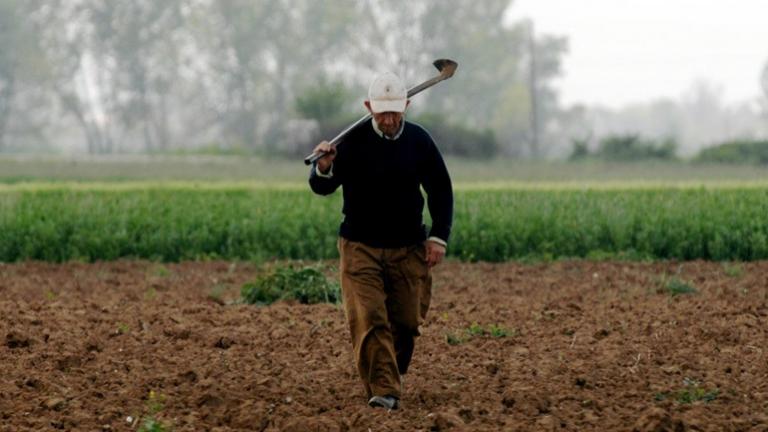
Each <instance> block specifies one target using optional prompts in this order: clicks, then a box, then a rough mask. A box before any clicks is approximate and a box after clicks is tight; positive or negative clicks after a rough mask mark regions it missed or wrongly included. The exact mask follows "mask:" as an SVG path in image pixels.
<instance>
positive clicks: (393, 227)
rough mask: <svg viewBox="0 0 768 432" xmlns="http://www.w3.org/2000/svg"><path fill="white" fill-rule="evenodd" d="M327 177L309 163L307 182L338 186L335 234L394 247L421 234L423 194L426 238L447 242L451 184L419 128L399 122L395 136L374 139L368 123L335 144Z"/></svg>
mask: <svg viewBox="0 0 768 432" xmlns="http://www.w3.org/2000/svg"><path fill="white" fill-rule="evenodd" d="M336 148H337V150H338V152H337V154H336V158H335V159H334V162H333V167H332V169H331V174H332V177H331V178H324V177H320V176H318V175H317V174H316V172H315V167H314V166H313V167H312V170H311V172H310V176H309V185H310V187H311V188H312V190H313V191H314V192H315V193H317V194H320V195H329V194H331V193H333V192H334V191H335V190H336V189H337V188H338V187H339V186H342V190H343V193H344V208H343V210H342V211H343V213H344V221H343V222H342V223H341V227H340V229H339V235H340V236H342V237H344V238H346V239H348V240H352V241H359V242H362V243H365V244H366V245H369V246H372V247H381V248H395V247H404V246H410V245H413V244H416V243H420V242H423V241H424V240H426V238H427V233H426V228H425V226H424V224H423V221H422V213H423V211H424V197H423V195H422V193H421V189H420V186H423V187H424V191H425V192H426V194H427V204H428V207H429V213H430V216H431V217H432V228H431V230H430V232H429V236H430V237H432V236H434V237H438V238H440V239H441V240H443V241H445V242H448V237H449V236H450V233H451V223H452V221H453V188H452V186H451V179H450V177H449V175H448V170H447V169H446V167H445V162H444V161H443V157H442V156H441V155H440V151H439V150H438V149H437V147H436V146H435V142H434V141H433V140H432V137H431V136H429V134H428V133H427V131H425V130H424V129H423V128H422V127H421V126H419V125H417V124H414V123H410V122H405V126H404V128H403V132H402V134H401V135H400V137H398V138H397V139H395V140H387V139H385V138H382V137H380V136H379V135H378V134H377V133H376V131H375V130H374V129H373V125H372V123H370V122H368V123H365V124H363V125H361V126H360V127H358V128H356V129H355V130H353V131H352V132H351V133H350V134H349V135H347V136H346V137H345V139H344V140H343V141H342V142H341V143H339V144H338V146H337V147H336Z"/></svg>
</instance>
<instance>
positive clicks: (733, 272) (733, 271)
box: [723, 262, 744, 278]
mask: <svg viewBox="0 0 768 432" xmlns="http://www.w3.org/2000/svg"><path fill="white" fill-rule="evenodd" d="M723 272H724V273H725V275H726V276H728V277H732V278H737V277H741V276H743V275H744V267H742V265H741V264H740V263H728V262H725V263H723Z"/></svg>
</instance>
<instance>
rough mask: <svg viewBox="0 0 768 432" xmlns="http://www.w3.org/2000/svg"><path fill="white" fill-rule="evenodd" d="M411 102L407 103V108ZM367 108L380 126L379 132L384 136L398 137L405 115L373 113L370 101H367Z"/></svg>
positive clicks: (389, 112)
mask: <svg viewBox="0 0 768 432" xmlns="http://www.w3.org/2000/svg"><path fill="white" fill-rule="evenodd" d="M410 102H411V101H408V102H407V104H406V107H407V106H408V105H410ZM365 106H366V107H367V108H368V111H370V112H371V115H372V116H373V119H374V120H376V124H377V125H379V130H381V132H382V133H383V134H384V135H386V136H388V137H393V136H395V135H397V132H398V131H399V130H400V124H401V123H402V122H403V117H404V115H403V113H401V112H394V111H385V112H380V113H374V112H373V111H371V104H370V102H369V101H365Z"/></svg>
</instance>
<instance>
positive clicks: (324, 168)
mask: <svg viewBox="0 0 768 432" xmlns="http://www.w3.org/2000/svg"><path fill="white" fill-rule="evenodd" d="M313 152H314V153H320V152H322V153H325V156H323V157H321V158H320V159H318V160H317V169H319V170H320V172H321V173H323V174H328V171H329V170H330V169H331V164H332V163H333V160H334V159H335V158H336V147H331V144H330V143H328V141H323V142H321V143H320V144H318V145H317V147H315V150H314V151H313Z"/></svg>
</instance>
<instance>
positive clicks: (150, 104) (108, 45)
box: [87, 0, 187, 152]
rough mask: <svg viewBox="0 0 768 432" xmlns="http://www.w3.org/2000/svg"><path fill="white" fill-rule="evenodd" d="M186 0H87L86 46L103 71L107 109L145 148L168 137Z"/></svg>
mask: <svg viewBox="0 0 768 432" xmlns="http://www.w3.org/2000/svg"><path fill="white" fill-rule="evenodd" d="M186 3H187V2H185V0H164V1H161V2H158V1H152V0H133V1H130V2H114V1H101V0H90V1H88V3H87V7H88V10H89V14H88V16H89V23H88V24H89V27H90V32H91V33H90V38H91V42H90V46H91V47H92V52H93V55H94V57H95V59H96V62H97V63H98V69H99V71H100V73H104V74H106V80H108V81H106V82H103V86H102V90H104V91H105V92H106V95H107V97H106V98H105V100H106V101H107V105H106V106H105V109H106V111H107V112H108V113H109V115H110V116H111V117H112V118H114V119H115V120H118V121H119V122H120V125H121V126H122V127H123V128H124V129H125V130H126V131H134V130H138V131H140V132H139V133H140V135H141V137H142V139H143V141H144V149H145V150H146V151H149V152H151V151H154V150H158V149H159V150H162V149H165V148H166V147H167V145H168V143H169V141H170V132H169V124H168V123H169V112H168V98H169V94H170V90H171V87H172V85H173V83H174V82H175V81H176V80H177V78H176V77H177V75H178V72H179V52H178V49H179V45H180V44H179V43H178V39H179V37H178V35H177V33H178V32H179V31H180V29H181V28H182V23H183V17H182V12H181V11H182V8H183V6H184V5H185V4H186Z"/></svg>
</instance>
